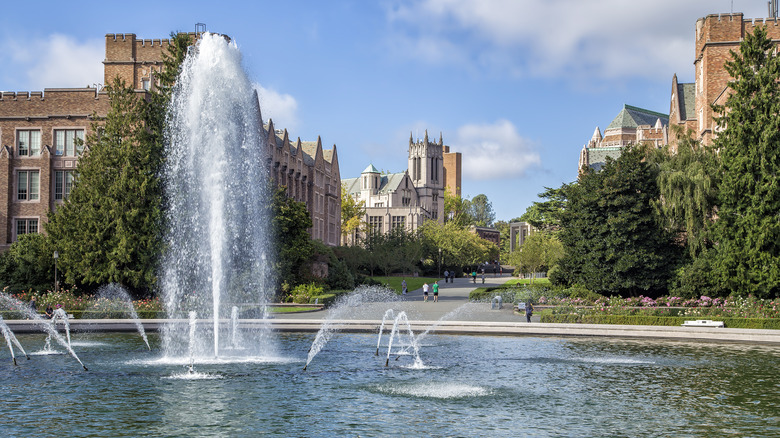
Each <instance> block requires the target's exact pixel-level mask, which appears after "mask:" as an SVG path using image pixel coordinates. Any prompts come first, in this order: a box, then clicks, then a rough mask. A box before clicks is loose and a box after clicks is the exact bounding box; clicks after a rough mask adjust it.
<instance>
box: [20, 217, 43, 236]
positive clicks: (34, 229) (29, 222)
mask: <svg viewBox="0 0 780 438" xmlns="http://www.w3.org/2000/svg"><path fill="white" fill-rule="evenodd" d="M37 233H38V219H17V220H16V237H17V238H18V237H19V236H21V235H22V234H37Z"/></svg>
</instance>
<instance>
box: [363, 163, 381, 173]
mask: <svg viewBox="0 0 780 438" xmlns="http://www.w3.org/2000/svg"><path fill="white" fill-rule="evenodd" d="M360 173H379V171H378V170H377V168H376V167H374V165H373V164H369V165H368V167H366V169H365V170H364V171H362V172H360Z"/></svg>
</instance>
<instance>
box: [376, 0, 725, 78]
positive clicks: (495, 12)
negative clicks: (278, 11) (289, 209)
mask: <svg viewBox="0 0 780 438" xmlns="http://www.w3.org/2000/svg"><path fill="white" fill-rule="evenodd" d="M713 3H714V2H712V1H710V0H691V1H685V2H680V1H678V0H655V1H653V2H651V3H645V4H642V6H643V7H638V6H640V4H637V3H636V2H629V1H626V0H601V1H598V2H593V1H582V0H557V1H551V0H523V1H517V0H397V1H396V2H395V5H394V6H393V7H392V8H391V9H390V10H389V12H388V19H389V21H390V23H391V24H392V27H393V30H394V32H395V34H394V35H393V36H392V37H391V38H390V39H389V41H391V44H392V46H393V48H394V49H395V50H396V53H402V54H404V55H405V56H412V57H414V59H417V60H422V61H426V62H431V63H440V62H442V61H447V62H449V63H450V64H453V65H457V66H459V67H461V68H465V69H473V68H480V69H485V70H489V71H500V72H509V73H510V74H515V75H523V76H529V75H530V76H542V77H544V76H562V77H578V78H579V79H583V78H591V79H597V80H610V79H615V78H625V77H651V78H659V77H660V78H670V77H671V76H672V74H673V73H675V72H678V73H682V74H687V73H688V72H687V70H691V69H692V66H691V65H692V62H693V59H694V27H695V23H696V19H698V18H700V17H703V16H705V15H707V14H710V13H716V12H727V11H719V10H717V8H718V7H724V6H725V7H728V4H727V3H724V4H713ZM464 60H465V61H464Z"/></svg>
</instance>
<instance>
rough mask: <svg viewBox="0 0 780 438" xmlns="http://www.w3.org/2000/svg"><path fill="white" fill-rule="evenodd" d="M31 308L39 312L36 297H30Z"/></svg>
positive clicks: (34, 311)
mask: <svg viewBox="0 0 780 438" xmlns="http://www.w3.org/2000/svg"><path fill="white" fill-rule="evenodd" d="M30 310H32V312H33V313H37V312H38V305H37V304H36V303H35V297H32V298H30Z"/></svg>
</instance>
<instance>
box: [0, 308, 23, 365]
mask: <svg viewBox="0 0 780 438" xmlns="http://www.w3.org/2000/svg"><path fill="white" fill-rule="evenodd" d="M0 332H2V333H3V337H4V338H5V342H6V343H7V344H8V351H10V352H11V359H13V361H14V365H16V354H15V353H14V347H13V346H14V345H16V348H18V349H19V351H21V352H22V354H24V357H26V358H27V360H30V356H28V355H27V352H26V351H24V348H22V344H20V343H19V340H18V339H16V336H15V335H14V332H12V331H11V329H10V328H9V327H8V324H6V323H5V320H3V317H2V316H0Z"/></svg>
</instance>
